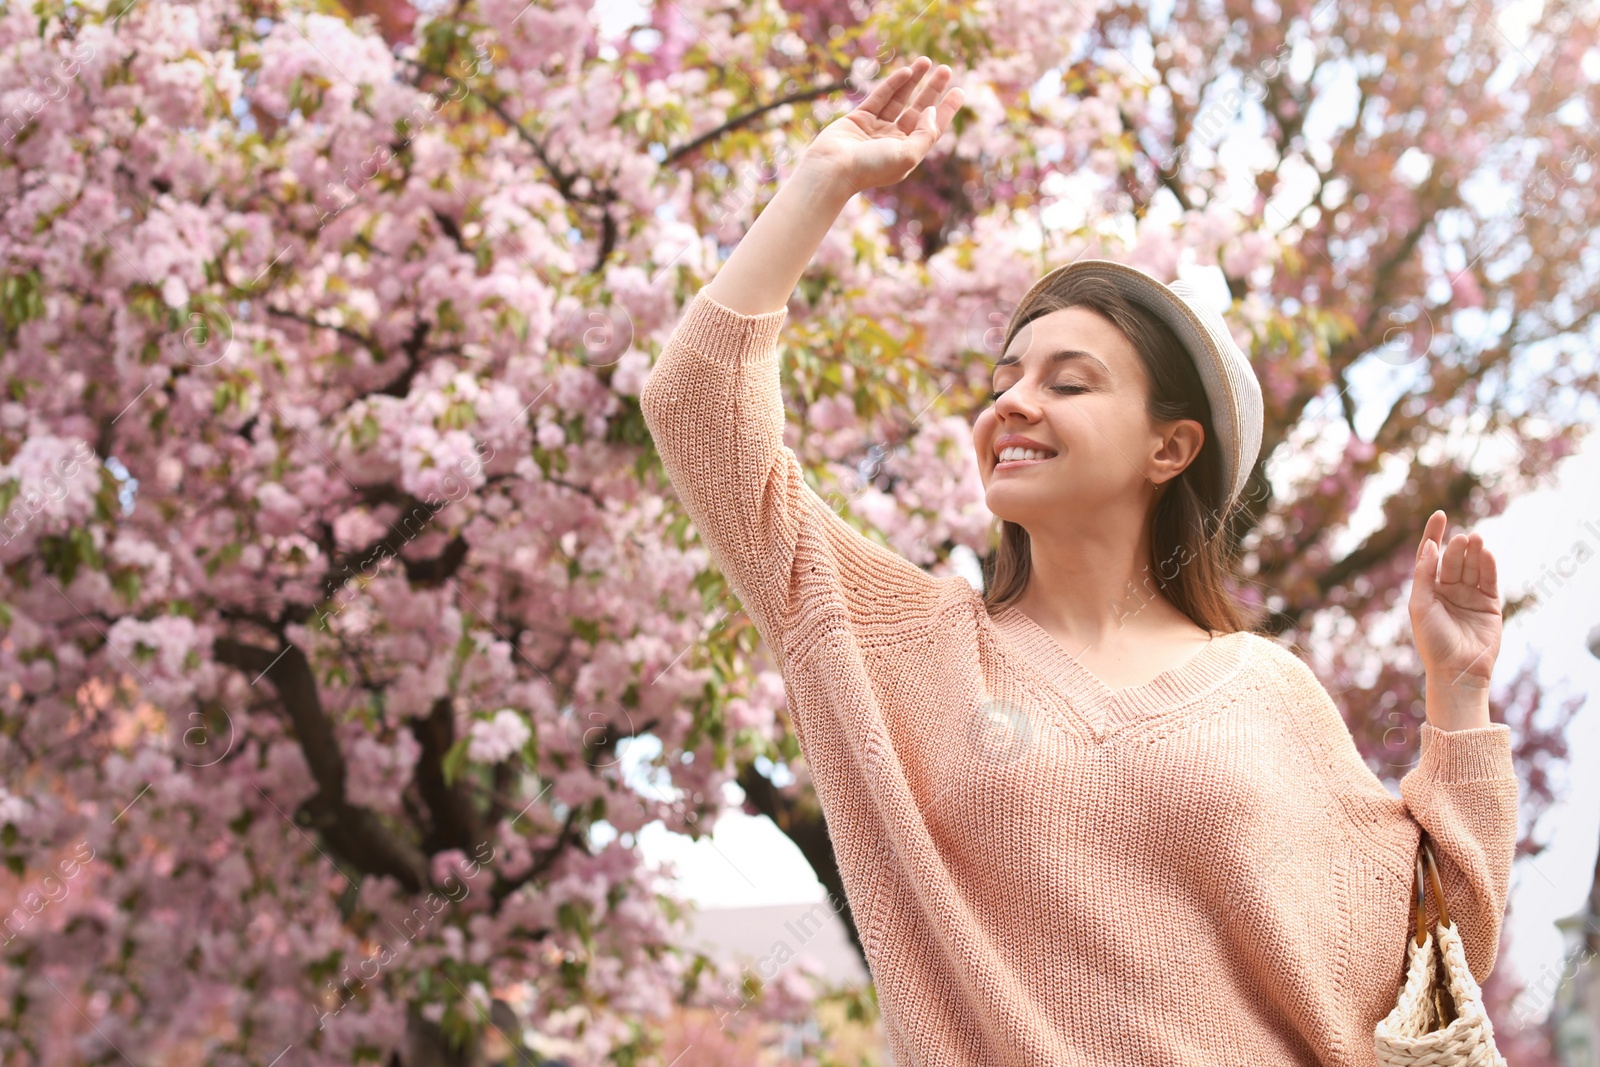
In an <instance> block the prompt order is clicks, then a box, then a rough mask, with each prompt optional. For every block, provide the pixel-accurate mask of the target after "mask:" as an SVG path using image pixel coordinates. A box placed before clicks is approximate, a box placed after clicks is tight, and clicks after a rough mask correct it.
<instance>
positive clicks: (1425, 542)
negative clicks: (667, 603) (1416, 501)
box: [1417, 511, 1500, 600]
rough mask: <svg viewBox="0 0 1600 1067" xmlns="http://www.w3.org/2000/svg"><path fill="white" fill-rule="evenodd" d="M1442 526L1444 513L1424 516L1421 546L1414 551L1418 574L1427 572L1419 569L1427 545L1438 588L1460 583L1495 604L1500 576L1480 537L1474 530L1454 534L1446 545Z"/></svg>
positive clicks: (1443, 526) (1492, 555)
mask: <svg viewBox="0 0 1600 1067" xmlns="http://www.w3.org/2000/svg"><path fill="white" fill-rule="evenodd" d="M1445 524H1446V518H1445V513H1444V512H1442V511H1435V512H1434V513H1433V514H1432V515H1429V516H1428V521H1427V524H1426V525H1425V527H1424V529H1423V534H1422V543H1421V545H1419V546H1418V548H1417V570H1418V573H1419V574H1420V573H1421V572H1422V571H1424V570H1425V569H1429V568H1425V567H1424V566H1423V560H1424V559H1425V558H1427V557H1428V556H1429V555H1430V550H1429V545H1430V544H1432V546H1433V548H1432V552H1431V555H1432V558H1433V560H1434V561H1436V562H1437V564H1438V573H1437V579H1438V581H1439V583H1440V584H1453V583H1456V582H1460V583H1461V584H1462V585H1465V586H1466V587H1467V588H1469V589H1476V590H1478V591H1479V592H1481V593H1483V594H1484V595H1485V596H1488V597H1493V598H1495V599H1497V600H1498V599H1499V597H1500V576H1499V572H1498V570H1497V568H1496V567H1495V561H1494V553H1492V552H1490V551H1489V548H1488V546H1487V545H1485V544H1484V543H1483V535H1482V534H1480V533H1478V532H1477V531H1476V530H1474V531H1473V532H1472V533H1470V534H1468V533H1458V534H1456V535H1455V536H1454V537H1452V538H1450V541H1449V543H1448V544H1446V543H1444V531H1445ZM1429 577H1433V575H1432V574H1430V575H1429Z"/></svg>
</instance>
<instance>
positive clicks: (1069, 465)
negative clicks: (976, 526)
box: [972, 307, 1198, 527]
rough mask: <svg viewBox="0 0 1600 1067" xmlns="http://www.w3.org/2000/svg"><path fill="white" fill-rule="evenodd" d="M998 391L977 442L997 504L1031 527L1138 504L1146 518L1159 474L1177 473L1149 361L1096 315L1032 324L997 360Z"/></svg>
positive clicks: (999, 511) (1062, 315) (1000, 512)
mask: <svg viewBox="0 0 1600 1067" xmlns="http://www.w3.org/2000/svg"><path fill="white" fill-rule="evenodd" d="M993 389H994V392H995V393H997V394H998V396H997V397H996V398H995V400H994V402H993V404H991V405H990V406H989V407H988V408H987V409H985V410H984V411H983V413H982V414H980V415H979V416H978V418H977V421H976V422H974V423H973V427H972V438H973V443H974V445H975V447H976V448H977V453H978V468H979V471H980V474H981V477H982V479H983V485H984V489H985V491H986V495H987V503H988V506H989V510H990V511H991V512H993V513H994V514H995V515H996V516H998V517H1000V518H1002V519H1006V520H1009V521H1011V522H1015V523H1018V524H1019V525H1022V526H1024V527H1031V526H1034V525H1035V524H1039V525H1044V524H1046V523H1047V521H1048V518H1049V517H1050V516H1052V515H1053V516H1055V517H1058V518H1059V517H1061V516H1063V515H1069V516H1070V515H1091V514H1095V513H1096V510H1095V509H1099V508H1103V507H1105V506H1106V505H1108V504H1112V503H1121V504H1122V505H1124V506H1126V504H1127V503H1128V502H1130V501H1132V500H1140V501H1141V507H1140V513H1141V514H1142V513H1143V510H1144V505H1145V503H1147V502H1146V501H1144V497H1143V493H1144V491H1145V490H1146V489H1149V490H1153V489H1154V486H1153V485H1151V478H1150V475H1151V474H1152V473H1155V474H1157V475H1158V476H1159V477H1160V480H1163V481H1164V480H1166V479H1167V478H1170V477H1172V476H1173V474H1175V473H1176V471H1174V470H1171V468H1170V466H1169V465H1167V464H1164V463H1162V462H1159V461H1158V462H1155V463H1152V460H1156V458H1157V453H1159V452H1161V450H1162V441H1163V438H1164V436H1165V434H1163V433H1162V432H1161V431H1162V429H1163V428H1161V427H1158V426H1156V425H1155V424H1154V423H1152V422H1151V420H1150V418H1149V415H1148V411H1147V397H1148V393H1149V376H1148V375H1147V373H1146V371H1145V368H1144V363H1143V361H1142V360H1141V359H1140V358H1139V354H1138V352H1137V351H1136V350H1135V349H1134V347H1133V345H1132V343H1130V342H1129V341H1128V339H1127V337H1126V336H1124V335H1123V333H1122V331H1121V330H1119V329H1117V327H1116V326H1115V325H1113V324H1112V322H1111V321H1110V320H1109V319H1107V318H1106V317H1105V316H1103V315H1101V314H1100V313H1098V312H1096V311H1091V310H1090V309H1088V308H1085V307H1070V308H1063V309H1061V310H1059V311H1052V312H1050V313H1049V314H1047V315H1042V316H1040V317H1039V318H1036V319H1034V320H1032V321H1031V322H1029V323H1028V324H1027V325H1025V326H1023V327H1022V329H1020V330H1018V331H1017V335H1016V336H1015V337H1013V338H1012V339H1011V344H1010V345H1009V346H1007V348H1006V351H1005V352H1004V353H1003V354H1002V355H1001V357H1000V359H999V360H998V361H996V363H995V367H994V378H993ZM1196 425H1197V426H1198V424H1196ZM1012 447H1018V448H1025V449H1031V450H1033V452H1034V453H1036V454H1037V453H1042V456H1038V455H1034V456H1030V455H1029V454H1028V453H1024V452H1016V453H1013V452H1011V451H1010V449H1011V448H1012ZM1003 456H1004V457H1006V458H1002V457H1003ZM1015 457H1022V458H1021V459H1018V458H1015ZM1168 459H1169V460H1170V456H1169V457H1168ZM1180 469H1181V465H1180ZM1064 509H1065V510H1064Z"/></svg>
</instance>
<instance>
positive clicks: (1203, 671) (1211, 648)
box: [985, 604, 1248, 741]
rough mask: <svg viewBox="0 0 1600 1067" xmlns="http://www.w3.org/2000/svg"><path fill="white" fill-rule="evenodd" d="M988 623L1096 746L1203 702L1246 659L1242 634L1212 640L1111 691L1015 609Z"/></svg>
mask: <svg viewBox="0 0 1600 1067" xmlns="http://www.w3.org/2000/svg"><path fill="white" fill-rule="evenodd" d="M985 614H987V613H985ZM988 617H989V618H990V620H991V622H992V623H993V624H994V628H995V629H996V630H997V631H998V632H999V634H1000V635H1001V637H1002V639H1003V641H1004V643H1005V644H1007V645H1008V646H1009V647H1010V648H1011V649H1012V650H1014V651H1015V652H1016V653H1017V654H1018V655H1019V656H1020V657H1021V658H1022V659H1024V660H1025V661H1026V663H1027V665H1028V666H1029V667H1031V668H1032V669H1033V671H1034V672H1035V673H1036V674H1038V675H1039V676H1040V677H1041V678H1042V679H1043V680H1044V681H1045V682H1047V683H1048V684H1049V686H1050V688H1051V689H1053V690H1054V691H1055V694H1056V695H1057V696H1059V697H1060V698H1061V700H1062V702H1063V704H1064V706H1065V708H1066V710H1067V711H1068V712H1069V714H1071V715H1072V716H1073V717H1075V718H1076V719H1078V720H1079V721H1080V723H1081V724H1082V725H1083V727H1084V728H1085V729H1086V730H1087V731H1088V733H1089V734H1090V736H1092V737H1093V738H1094V739H1095V740H1096V741H1102V740H1104V739H1105V738H1106V737H1107V736H1108V735H1109V734H1110V733H1111V732H1112V731H1114V730H1116V729H1117V728H1118V727H1120V726H1123V725H1125V724H1127V723H1130V722H1134V721H1136V720H1139V719H1147V718H1150V717H1151V716H1154V715H1159V714H1160V713H1162V712H1165V711H1168V710H1171V709H1173V708H1176V707H1179V706H1181V705H1183V704H1186V703H1189V702H1191V701H1193V700H1195V699H1197V698H1199V697H1202V696H1204V695H1205V694H1207V693H1209V692H1210V691H1211V690H1213V689H1215V688H1216V687H1217V686H1218V685H1219V684H1221V683H1222V682H1224V681H1226V680H1227V679H1229V678H1231V677H1233V676H1234V675H1235V674H1237V673H1238V671H1239V668H1240V667H1241V666H1243V665H1244V661H1245V657H1246V656H1247V654H1248V645H1247V644H1246V642H1245V637H1246V632H1245V631H1242V630H1240V631H1236V632H1234V633H1229V634H1213V636H1212V638H1211V640H1210V641H1208V642H1207V643H1206V644H1205V645H1203V646H1202V647H1201V648H1200V651H1198V652H1196V653H1195V654H1194V655H1193V656H1190V657H1189V659H1187V660H1186V661H1184V662H1183V663H1180V664H1178V665H1177V666H1175V667H1169V668H1167V669H1166V670H1164V671H1162V672H1161V673H1160V674H1158V675H1156V676H1155V677H1154V678H1152V679H1150V680H1149V681H1148V682H1144V683H1142V684H1140V685H1131V686H1124V687H1123V688H1121V689H1112V688H1111V687H1110V686H1108V685H1106V684H1105V683H1104V682H1103V681H1101V680H1100V679H1099V678H1098V677H1096V676H1095V675H1094V674H1093V673H1092V672H1091V671H1090V670H1089V669H1088V668H1087V667H1085V666H1084V665H1083V664H1082V663H1080V662H1079V661H1078V659H1077V657H1075V656H1073V655H1072V653H1070V652H1068V651H1067V650H1066V649H1065V648H1064V647H1063V646H1062V645H1061V642H1059V641H1057V640H1056V639H1055V638H1054V637H1052V636H1051V635H1050V634H1049V632H1047V631H1046V630H1045V629H1044V627H1042V626H1040V625H1039V624H1038V623H1037V622H1035V621H1034V620H1033V619H1032V617H1030V616H1029V615H1028V614H1027V613H1026V612H1024V611H1023V610H1022V609H1021V608H1018V607H1017V606H1016V605H1014V604H1013V605H1010V606H1008V607H1005V608H1002V609H1001V610H999V611H997V612H995V613H994V614H993V615H990V616H988Z"/></svg>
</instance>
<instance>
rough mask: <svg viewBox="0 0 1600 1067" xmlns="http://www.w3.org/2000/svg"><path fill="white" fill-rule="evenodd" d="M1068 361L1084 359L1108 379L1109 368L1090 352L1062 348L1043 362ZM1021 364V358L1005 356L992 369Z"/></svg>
mask: <svg viewBox="0 0 1600 1067" xmlns="http://www.w3.org/2000/svg"><path fill="white" fill-rule="evenodd" d="M1069 359H1086V360H1088V361H1089V362H1091V363H1093V364H1095V365H1096V366H1097V367H1099V368H1100V370H1101V371H1102V372H1104V373H1105V374H1106V376H1107V377H1110V375H1111V368H1110V367H1107V366H1106V365H1105V364H1104V363H1102V362H1100V360H1099V359H1097V358H1096V357H1095V355H1094V354H1093V353H1092V352H1085V351H1083V350H1082V349H1081V348H1064V349H1061V350H1060V351H1058V352H1052V353H1050V354H1049V355H1048V356H1046V357H1045V362H1047V363H1049V364H1051V365H1054V364H1057V363H1065V362H1066V361H1067V360H1069ZM1021 362H1022V357H1021V356H1015V355H1012V356H1006V357H1004V358H1003V359H1001V360H999V361H997V362H996V363H995V365H994V369H995V370H997V371H998V370H999V369H1000V368H1001V367H1011V366H1015V365H1016V364H1018V363H1021Z"/></svg>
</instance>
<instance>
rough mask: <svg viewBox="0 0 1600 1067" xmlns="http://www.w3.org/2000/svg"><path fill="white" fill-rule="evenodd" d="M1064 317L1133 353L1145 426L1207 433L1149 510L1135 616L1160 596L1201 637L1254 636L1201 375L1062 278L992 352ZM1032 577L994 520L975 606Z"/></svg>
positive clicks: (1007, 530)
mask: <svg viewBox="0 0 1600 1067" xmlns="http://www.w3.org/2000/svg"><path fill="white" fill-rule="evenodd" d="M1069 307H1082V308H1087V309H1089V310H1090V311H1094V312H1098V313H1099V314H1101V315H1103V316H1105V318H1107V319H1109V320H1110V321H1111V323H1112V324H1113V325H1115V326H1116V327H1117V329H1118V330H1120V331H1122V334H1123V336H1124V337H1126V338H1127V339H1128V342H1129V343H1130V344H1131V345H1132V346H1133V348H1134V350H1135V351H1136V352H1138V354H1139V359H1140V361H1141V362H1142V363H1143V364H1144V369H1145V373H1146V375H1147V376H1148V377H1149V380H1150V396H1149V400H1148V403H1147V404H1146V408H1145V410H1146V411H1147V412H1148V414H1149V416H1150V418H1151V419H1152V420H1153V421H1156V422H1165V421H1169V420H1172V419H1195V420H1197V421H1198V422H1199V423H1200V425H1201V426H1203V427H1205V443H1204V444H1203V445H1202V446H1201V448H1200V452H1199V454H1198V455H1196V456H1195V458H1194V460H1193V461H1192V462H1191V463H1190V464H1189V465H1188V466H1187V467H1185V468H1184V469H1183V471H1182V473H1180V474H1179V475H1178V476H1177V477H1175V478H1172V479H1170V480H1169V481H1167V482H1166V483H1165V484H1164V485H1163V486H1162V489H1161V491H1160V494H1159V495H1158V497H1157V499H1156V503H1155V506H1154V507H1152V508H1151V512H1150V520H1149V521H1150V559H1149V561H1148V563H1147V567H1146V573H1145V579H1144V581H1143V583H1142V584H1143V587H1144V588H1143V589H1142V590H1141V591H1140V592H1139V593H1138V594H1136V596H1135V603H1136V605H1137V606H1136V607H1135V608H1134V609H1133V610H1138V607H1142V606H1143V604H1145V603H1147V602H1148V601H1149V600H1150V599H1151V598H1153V597H1155V596H1157V595H1160V596H1165V597H1166V598H1167V599H1168V600H1169V601H1171V602H1172V604H1173V606H1174V607H1176V608H1177V609H1178V610H1179V611H1181V612H1183V613H1184V614H1185V615H1187V616H1188V617H1189V618H1190V619H1191V620H1193V621H1194V623H1195V625H1197V626H1200V627H1202V628H1203V629H1206V630H1217V631H1221V632H1223V633H1233V632H1234V631H1236V630H1245V629H1251V628H1253V627H1254V626H1255V625H1256V623H1257V620H1253V619H1251V618H1249V617H1248V616H1247V614H1246V611H1245V609H1244V606H1243V605H1242V604H1241V603H1240V602H1239V601H1238V599H1237V598H1236V597H1235V596H1234V595H1233V594H1232V593H1230V592H1229V591H1228V588H1227V586H1226V584H1225V580H1226V579H1227V577H1228V576H1229V575H1230V574H1231V573H1232V571H1233V567H1234V564H1235V562H1236V556H1235V554H1234V553H1235V550H1234V549H1233V548H1232V547H1231V546H1230V545H1229V539H1228V537H1227V536H1226V535H1225V534H1226V531H1227V529H1228V528H1229V525H1230V524H1229V522H1228V519H1229V518H1230V515H1231V513H1232V512H1233V511H1235V510H1238V508H1239V507H1240V506H1241V504H1242V502H1243V498H1244V497H1245V496H1246V495H1247V494H1243V493H1241V494H1240V498H1241V499H1240V501H1236V502H1235V503H1234V505H1233V506H1232V507H1227V506H1225V504H1226V502H1225V500H1224V497H1225V495H1226V493H1227V487H1226V486H1225V484H1224V482H1223V469H1222V454H1221V452H1220V450H1219V449H1218V447H1217V444H1216V433H1215V431H1214V430H1213V428H1212V424H1211V404H1210V401H1209V400H1208V399H1207V398H1206V392H1205V387H1204V386H1203V385H1202V384H1201V382H1200V374H1199V371H1198V370H1196V369H1195V365H1194V363H1193V362H1192V361H1191V360H1190V358H1189V355H1188V353H1187V352H1186V351H1185V350H1184V347H1183V345H1182V344H1181V343H1180V342H1179V341H1178V338H1177V335H1176V334H1174V333H1173V332H1172V330H1171V328H1170V327H1168V326H1167V324H1166V323H1164V322H1162V321H1161V320H1160V319H1159V318H1157V317H1156V316H1155V315H1153V314H1151V313H1150V312H1149V311H1147V310H1146V309H1145V308H1144V307H1143V306H1141V305H1139V304H1137V303H1135V302H1133V301H1132V300H1129V299H1128V298H1127V297H1125V296H1123V295H1122V293H1121V292H1120V291H1119V290H1118V289H1117V288H1116V287H1115V286H1114V285H1112V284H1111V283H1110V282H1108V281H1106V280H1105V279H1103V278H1096V277H1094V276H1092V275H1084V274H1075V273H1073V272H1070V271H1069V272H1067V273H1066V274H1064V275H1062V276H1061V277H1059V278H1058V279H1057V280H1055V281H1053V282H1051V283H1050V284H1049V285H1046V286H1045V287H1044V288H1043V289H1041V290H1039V291H1038V292H1037V293H1034V294H1033V295H1032V296H1030V297H1029V298H1028V301H1027V303H1026V304H1025V305H1024V306H1023V307H1022V308H1021V309H1019V310H1020V311H1021V314H1019V315H1017V316H1015V321H1014V323H1013V324H1012V325H1011V327H1010V328H1009V329H1008V330H1007V331H1006V337H1005V343H1004V344H1002V345H1001V346H1000V351H1001V352H1002V353H1003V352H1005V350H1006V349H1007V348H1009V347H1010V346H1011V342H1012V340H1013V339H1014V338H1015V337H1016V335H1017V333H1019V332H1020V331H1021V329H1022V327H1023V326H1025V325H1026V324H1027V323H1029V322H1031V321H1033V320H1034V319H1037V318H1039V317H1041V316H1043V315H1048V314H1049V313H1051V312H1052V311H1060V310H1061V309H1062V308H1069ZM1032 570H1033V557H1032V553H1031V550H1030V547H1029V538H1028V531H1027V530H1025V529H1023V528H1022V527H1021V526H1020V525H1018V524H1017V523H1014V522H1011V521H1009V520H1005V519H1002V520H1001V521H1000V540H999V544H998V545H997V546H996V548H995V551H994V552H993V553H991V554H990V556H989V557H988V559H987V560H986V561H985V565H984V583H983V590H984V591H983V601H984V605H985V606H986V607H987V608H988V610H989V611H990V613H991V614H992V613H994V612H996V611H999V610H1000V609H1001V608H1004V607H1006V606H1007V605H1009V604H1011V603H1012V602H1013V601H1015V600H1016V599H1017V598H1018V597H1020V596H1021V595H1022V594H1023V592H1024V590H1026V589H1027V587H1028V581H1029V578H1030V577H1031V574H1032Z"/></svg>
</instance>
